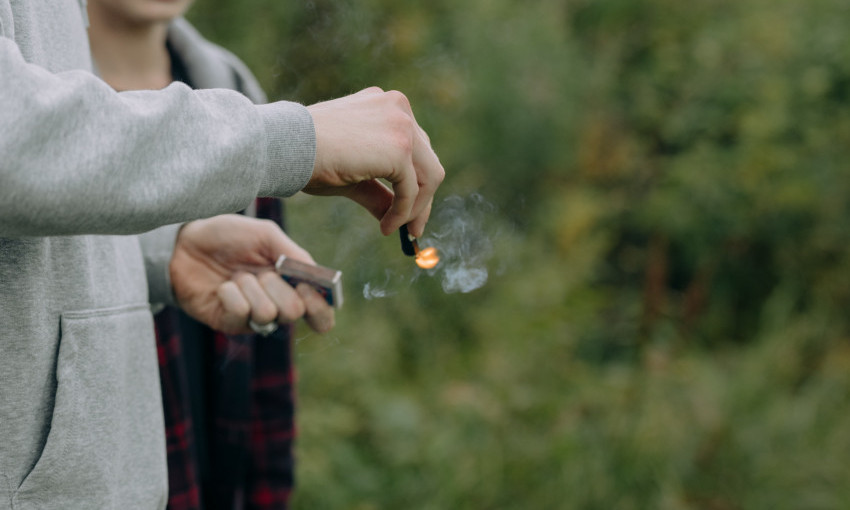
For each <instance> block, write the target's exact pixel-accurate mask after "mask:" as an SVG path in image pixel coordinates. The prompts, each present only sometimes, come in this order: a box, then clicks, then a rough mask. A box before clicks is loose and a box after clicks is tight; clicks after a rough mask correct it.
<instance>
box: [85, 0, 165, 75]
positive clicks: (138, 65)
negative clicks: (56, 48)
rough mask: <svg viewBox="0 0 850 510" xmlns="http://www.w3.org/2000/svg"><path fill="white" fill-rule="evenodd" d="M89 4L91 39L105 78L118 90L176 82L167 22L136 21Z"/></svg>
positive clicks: (95, 57) (99, 70) (99, 66)
mask: <svg viewBox="0 0 850 510" xmlns="http://www.w3.org/2000/svg"><path fill="white" fill-rule="evenodd" d="M92 7H93V6H92V2H90V3H89V18H90V20H91V23H90V27H89V40H90V41H91V48H92V56H93V57H94V61H95V64H96V66H97V69H98V72H99V73H100V76H101V78H103V80H104V81H106V82H107V83H108V84H109V85H111V86H112V88H114V89H116V90H141V89H161V88H163V87H165V86H167V85H168V84H169V83H171V81H172V76H171V58H170V57H169V55H168V49H167V48H166V46H165V41H166V37H167V32H168V24H167V22H151V23H144V24H142V23H133V22H132V21H129V20H126V19H123V18H120V17H118V16H114V15H113V14H112V13H110V12H108V11H105V10H104V9H100V8H92Z"/></svg>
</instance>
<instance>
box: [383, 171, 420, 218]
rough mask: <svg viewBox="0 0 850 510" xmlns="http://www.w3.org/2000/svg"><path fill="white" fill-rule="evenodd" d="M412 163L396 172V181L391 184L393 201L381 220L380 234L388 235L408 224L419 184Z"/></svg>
mask: <svg viewBox="0 0 850 510" xmlns="http://www.w3.org/2000/svg"><path fill="white" fill-rule="evenodd" d="M417 181H418V178H417V176H416V170H415V165H414V164H413V161H410V162H409V163H407V164H406V168H403V169H401V171H400V172H398V175H397V180H396V181H394V182H391V184H392V187H393V192H394V196H393V200H392V204H391V205H390V208H389V209H388V210H387V212H386V214H384V217H383V218H381V232H382V233H383V234H384V235H389V234H390V233H392V232H394V231H395V230H397V229H399V228H400V227H401V226H402V225H404V224H405V223H407V222H408V220H409V218H410V215H411V214H410V213H411V211H412V210H413V206H414V204H415V203H416V197H417V196H418V195H419V183H418V182H417Z"/></svg>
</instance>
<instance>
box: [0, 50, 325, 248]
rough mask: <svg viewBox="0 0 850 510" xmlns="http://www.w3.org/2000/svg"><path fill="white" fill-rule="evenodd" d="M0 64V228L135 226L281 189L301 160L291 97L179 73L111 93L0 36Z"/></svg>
mask: <svg viewBox="0 0 850 510" xmlns="http://www.w3.org/2000/svg"><path fill="white" fill-rule="evenodd" d="M0 69H3V72H2V73H0V91H2V94H0V111H3V112H4V114H3V115H2V116H0V155H2V163H0V236H2V237H19V236H42V235H70V234H129V233H138V232H144V231H147V230H150V229H153V228H156V227H158V226H161V225H166V224H172V223H179V222H183V221H187V220H191V219H196V218H200V217H208V216H213V215H215V214H220V213H224V212H230V211H236V210H239V209H241V208H244V207H245V206H246V205H247V204H248V203H250V201H251V200H252V199H253V198H254V197H256V196H258V195H270V196H286V195H290V194H292V193H294V192H296V191H298V190H299V189H300V188H301V187H302V186H303V185H304V184H305V183H306V182H307V179H308V178H309V176H310V173H311V171H312V167H313V157H314V152H315V133H314V131H313V125H312V119H311V117H310V115H309V113H307V111H306V109H304V108H303V107H302V106H300V105H296V104H293V103H277V104H272V105H265V106H255V105H253V104H251V103H250V101H248V100H247V99H246V98H244V96H242V95H240V94H237V93H235V92H231V91H225V90H208V91H192V90H190V89H189V88H188V87H185V86H183V85H180V84H175V85H172V86H170V87H168V88H167V89H165V90H163V91H156V92H154V91H143V92H126V93H121V94H118V93H115V92H114V91H112V89H110V88H109V87H108V86H107V85H106V84H105V83H103V82H102V81H100V80H99V79H97V78H96V77H94V76H93V75H91V74H90V73H87V72H83V71H72V72H66V73H59V74H52V73H50V72H48V71H45V70H44V69H42V68H40V67H37V66H34V65H31V64H28V63H26V62H24V60H23V58H22V57H21V55H20V52H19V51H18V49H17V47H16V45H15V43H14V42H13V41H11V40H10V39H7V38H3V37H0Z"/></svg>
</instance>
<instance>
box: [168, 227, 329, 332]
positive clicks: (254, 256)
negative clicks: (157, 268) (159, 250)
mask: <svg viewBox="0 0 850 510" xmlns="http://www.w3.org/2000/svg"><path fill="white" fill-rule="evenodd" d="M281 254H283V255H286V256H287V257H292V258H293V259H296V260H300V261H302V262H307V263H310V264H315V262H314V261H313V258H312V257H311V256H310V254H309V253H307V252H306V251H305V250H304V249H302V248H301V247H300V246H298V245H297V244H295V242H294V241H292V240H291V239H290V238H289V237H288V236H287V235H286V234H284V233H283V231H282V230H281V229H280V227H278V226H277V225H276V224H275V223H274V222H271V221H268V220H258V219H254V218H248V217H245V216H240V215H236V214H228V215H222V216H216V217H213V218H209V219H204V220H197V221H193V222H190V223H187V224H186V225H184V226H183V228H181V229H180V233H179V234H178V236H177V244H176V246H175V248H174V255H173V256H172V258H171V264H170V266H169V270H170V273H171V284H172V287H173V288H174V294H175V296H176V297H177V302H178V304H179V305H180V306H181V307H182V308H183V310H185V311H186V313H188V314H189V315H191V316H192V317H194V318H196V319H198V320H200V321H201V322H203V323H205V324H207V325H208V326H210V327H212V328H213V329H216V330H219V331H223V332H225V333H231V334H238V333H251V329H250V328H249V326H248V321H249V320H252V321H254V322H255V323H257V324H268V323H271V322H274V321H277V322H278V323H281V324H283V323H289V322H294V321H296V320H298V319H299V318H301V317H304V319H305V321H306V322H307V324H309V325H310V327H311V328H312V329H314V330H315V331H317V332H319V333H325V332H327V331H329V330H330V329H331V328H333V325H334V311H333V308H331V307H330V305H328V304H327V302H326V301H325V300H324V298H322V296H321V295H319V293H318V292H316V291H315V290H314V289H313V288H312V287H311V286H310V285H308V284H306V283H302V284H299V285H298V287H297V288H296V289H293V288H292V287H291V286H290V285H289V284H288V283H286V282H285V281H283V279H282V278H281V277H280V276H279V275H278V274H277V273H275V272H274V271H273V270H272V268H273V267H274V263H275V261H276V260H277V258H278V257H279V256H280V255H281Z"/></svg>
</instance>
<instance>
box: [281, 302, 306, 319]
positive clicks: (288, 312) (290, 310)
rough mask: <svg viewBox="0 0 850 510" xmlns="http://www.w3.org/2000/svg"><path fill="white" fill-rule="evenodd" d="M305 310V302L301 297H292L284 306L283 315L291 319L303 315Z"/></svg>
mask: <svg viewBox="0 0 850 510" xmlns="http://www.w3.org/2000/svg"><path fill="white" fill-rule="evenodd" d="M304 312H305V308H304V303H303V302H302V301H301V300H300V299H291V300H289V301H288V302H287V303H286V305H285V306H284V307H283V316H284V317H286V318H287V319H288V320H290V321H294V320H297V319H299V318H301V317H303V316H304Z"/></svg>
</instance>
